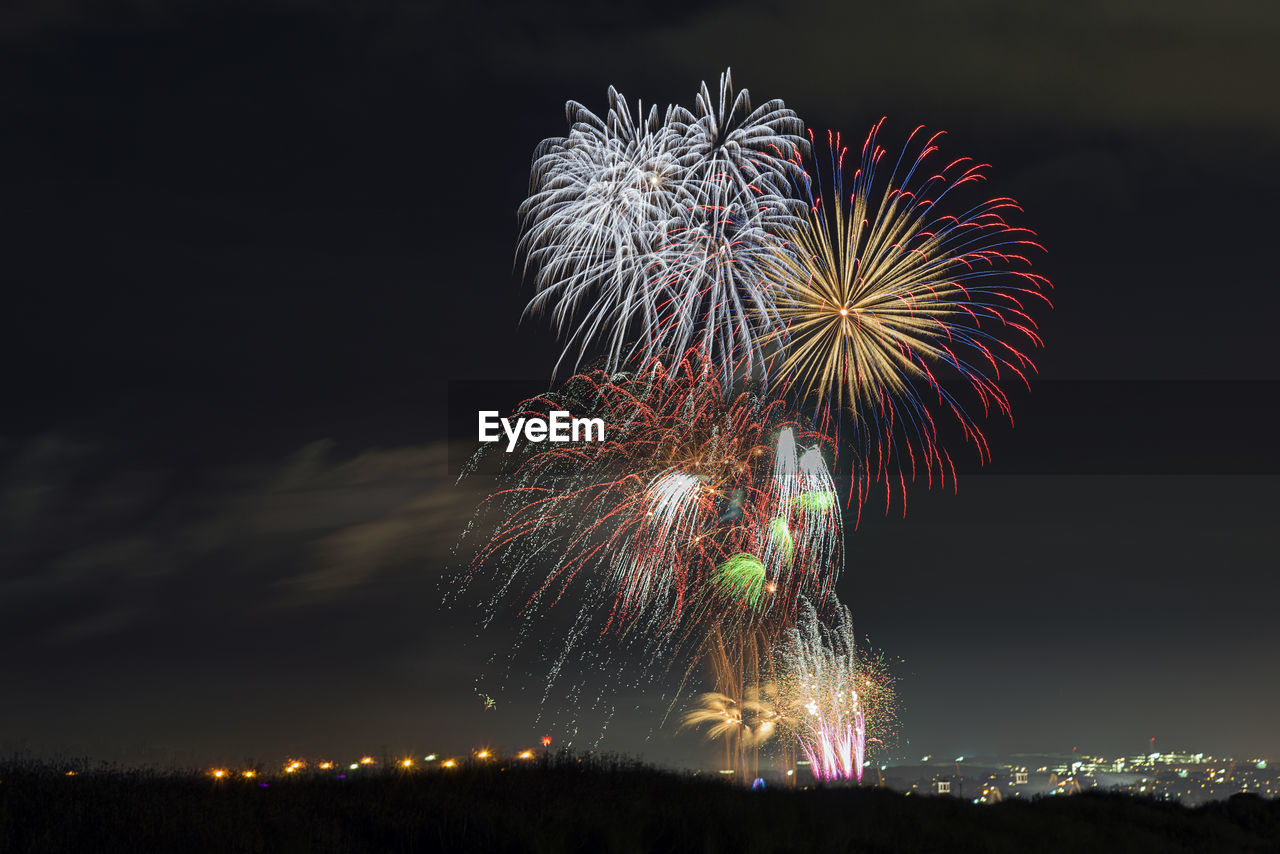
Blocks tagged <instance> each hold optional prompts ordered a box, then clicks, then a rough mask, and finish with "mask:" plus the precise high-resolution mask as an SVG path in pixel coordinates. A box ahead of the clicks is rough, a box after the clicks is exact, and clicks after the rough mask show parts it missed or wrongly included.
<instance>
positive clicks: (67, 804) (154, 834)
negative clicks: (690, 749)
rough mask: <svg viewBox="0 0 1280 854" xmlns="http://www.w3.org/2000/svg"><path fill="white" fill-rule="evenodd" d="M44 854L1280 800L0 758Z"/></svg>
mask: <svg viewBox="0 0 1280 854" xmlns="http://www.w3.org/2000/svg"><path fill="white" fill-rule="evenodd" d="M263 783H267V784H268V785H266V786H265V787H264V786H263V785H262V784H263ZM46 851H74V852H117V851H138V852H142V851H146V852H203V851H218V852H242V851H243V852H304V851H342V852H416V851H486V852H489V851H492V852H504V851H538V852H560V851H568V852H596V851H626V852H633V851H634V852H639V851H700V852H719V851H723V852H734V854H751V852H776V851H803V852H825V851H859V852H863V851H865V852H926V851H930V852H933V851H936V852H948V854H953V852H1010V854H1026V852H1056V851H1062V852H1068V851H1069V852H1076V854H1079V852H1087V854H1094V853H1095V852H1102V851H1123V852H1161V854H1168V853H1169V852H1234V851H1257V852H1277V851H1280V801H1266V800H1262V799H1261V798H1258V797H1256V796H1252V795H1238V796H1236V797H1233V798H1231V799H1230V800H1229V801H1226V802H1220V803H1215V804H1211V805H1208V806H1206V807H1202V808H1199V809H1187V808H1185V807H1181V806H1178V805H1176V804H1169V803H1160V802H1154V801H1146V800H1138V799H1134V798H1130V797H1127V796H1115V795H1091V794H1086V795H1077V796H1072V797H1057V798H1046V799H1043V800H1039V801H1032V802H1005V803H1002V804H996V805H992V806H976V805H974V804H971V803H967V802H962V801H957V800H954V799H951V798H931V797H918V796H912V797H906V796H903V795H901V794H897V793H894V792H890V791H885V790H880V789H870V788H862V789H843V788H831V789H821V790H809V791H779V790H771V791H767V792H750V791H743V790H740V789H737V788H733V787H731V786H729V785H726V784H724V783H723V782H721V781H719V780H707V779H700V778H695V777H690V776H683V775H678V774H673V773H666V772H661V771H655V770H652V769H647V768H644V767H641V766H638V765H634V764H629V763H625V762H588V763H581V764H580V763H578V762H565V761H548V762H544V763H543V764H541V765H537V766H535V767H527V766H526V767H505V768H504V767H502V766H501V765H486V766H470V767H459V768H456V769H451V770H445V769H434V770H431V771H421V770H420V771H415V772H411V773H395V772H383V773H377V772H374V773H369V774H365V775H362V776H353V777H351V778H348V779H344V780H339V779H333V778H328V777H320V776H310V777H307V776H304V777H298V778H293V777H290V778H279V777H271V778H268V779H257V780H242V779H230V780H226V781H215V780H213V779H211V778H210V777H209V776H207V775H199V774H194V773H192V774H174V775H165V774H157V773H151V772H146V773H142V772H118V771H102V772H97V773H95V772H90V771H87V772H84V773H81V774H79V775H78V776H74V777H67V776H64V772H63V771H62V770H53V769H46V768H41V767H33V766H29V765H28V766H25V767H10V768H7V769H5V768H0V852H4V854H22V853H23V852H46Z"/></svg>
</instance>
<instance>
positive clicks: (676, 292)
mask: <svg viewBox="0 0 1280 854" xmlns="http://www.w3.org/2000/svg"><path fill="white" fill-rule="evenodd" d="M637 114H638V115H639V116H640V117H641V118H640V120H639V121H636V120H634V119H633V118H632V114H631V111H630V108H629V107H628V106H627V103H626V100H625V99H624V98H623V97H622V96H621V95H620V94H618V92H617V91H616V90H615V89H613V88H610V90H609V110H608V112H607V114H606V115H605V117H604V118H600V117H598V116H596V115H595V114H593V113H592V112H591V111H590V110H588V109H586V108H585V107H583V106H582V105H580V104H577V103H575V102H570V103H569V105H568V117H569V120H570V122H571V125H572V126H571V129H570V132H569V135H568V136H567V137H564V138H557V139H549V140H545V141H544V142H543V143H542V144H541V145H540V146H539V147H538V150H537V154H536V158H535V161H534V166H533V171H532V182H531V183H532V186H531V193H530V196H529V198H528V199H527V200H526V202H525V203H524V205H523V206H522V208H521V215H522V218H523V221H524V235H523V237H522V239H521V241H520V251H521V253H522V254H523V256H524V258H525V268H526V271H527V270H529V269H530V268H534V269H536V274H535V276H534V283H535V286H536V288H537V293H536V295H535V296H534V298H533V300H532V301H531V302H530V303H529V305H528V307H527V308H526V313H532V312H539V311H546V312H548V313H549V314H550V315H551V319H552V324H553V326H554V327H555V328H556V330H557V331H558V332H559V333H560V334H561V335H562V336H564V337H565V338H566V339H567V342H566V346H565V351H564V356H562V359H563V358H564V357H567V356H569V355H570V353H571V352H574V353H575V355H574V358H575V365H576V364H577V363H580V362H581V361H582V359H583V358H584V357H585V356H586V355H588V353H590V352H592V351H600V355H601V356H602V357H603V360H604V367H605V368H606V369H607V370H610V371H615V370H618V369H621V368H622V367H624V366H625V365H626V364H627V363H628V362H631V361H633V360H636V361H643V360H647V359H649V358H651V357H654V356H658V355H678V354H681V353H684V352H686V351H687V350H689V349H690V348H694V347H696V348H699V349H702V350H703V351H704V352H706V353H707V354H708V355H709V356H710V357H711V359H712V360H713V361H714V363H715V364H716V366H717V368H718V369H719V371H720V374H721V376H722V378H723V379H724V380H725V381H726V383H727V382H729V381H730V380H732V378H733V377H734V375H735V370H736V369H740V370H743V371H752V370H755V369H756V368H757V367H758V366H762V365H763V351H762V347H763V343H764V341H766V340H768V339H769V337H770V336H773V335H776V332H777V330H776V328H775V326H776V319H777V312H776V309H775V307H774V303H773V296H772V291H771V289H770V288H769V287H768V286H767V284H766V282H767V277H766V276H765V275H764V272H763V271H764V269H765V258H766V256H767V255H769V254H771V253H775V252H777V251H779V249H780V247H781V246H782V243H781V241H780V239H779V238H778V237H777V234H778V233H779V232H780V231H782V230H783V229H784V228H786V227H788V226H792V225H794V224H795V222H796V217H797V215H798V214H799V213H801V212H802V209H803V207H804V205H803V203H802V202H800V201H798V200H797V199H796V198H795V197H794V195H793V194H792V190H793V189H794V186H795V182H794V181H793V179H794V178H795V176H796V175H797V174H798V173H799V162H800V152H801V150H802V148H803V147H804V146H805V145H806V143H805V141H804V140H803V138H802V137H801V136H800V135H799V134H800V131H801V130H802V127H803V126H802V123H801V122H800V120H799V118H798V117H797V116H796V115H795V113H793V112H792V111H791V110H788V109H787V108H786V107H785V106H784V105H783V104H782V102H781V101H777V100H774V101H769V102H768V103H766V104H764V105H762V106H761V107H759V108H758V109H754V110H753V109H752V108H751V101H750V95H749V93H748V92H747V91H746V90H745V89H744V90H742V91H740V92H737V93H735V92H734V90H733V84H732V80H731V78H730V75H729V73H728V72H725V74H724V75H722V76H721V79H720V89H719V99H718V101H717V100H715V99H713V98H712V96H711V93H710V91H709V90H708V88H707V86H706V84H705V83H704V84H703V85H702V90H701V91H700V92H699V93H698V96H697V98H696V101H695V108H694V109H693V110H688V109H685V108H683V107H668V108H667V110H666V111H665V113H663V114H659V112H658V110H657V108H650V110H649V112H648V113H647V114H646V113H644V111H643V107H640V108H638V110H637ZM575 351H576V352H575Z"/></svg>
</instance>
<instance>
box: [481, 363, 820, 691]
mask: <svg viewBox="0 0 1280 854" xmlns="http://www.w3.org/2000/svg"><path fill="white" fill-rule="evenodd" d="M566 401H568V402H566ZM522 409H523V410H524V411H523V412H522V413H521V414H522V415H524V414H533V413H537V412H542V413H545V412H547V411H549V410H554V409H572V410H574V411H575V412H583V413H585V414H588V415H591V416H592V417H599V418H601V419H602V420H603V421H604V422H605V425H606V426H605V436H606V438H607V441H605V442H593V443H580V444H563V445H554V446H548V445H536V446H531V448H526V449H525V451H526V453H525V454H524V455H521V454H520V453H515V454H511V455H507V454H502V455H501V456H502V458H504V459H510V461H511V462H510V468H511V471H510V477H511V478H512V479H513V480H514V483H513V484H512V486H511V487H510V488H508V489H504V490H501V491H499V492H497V493H495V494H494V495H493V496H491V497H490V498H489V499H488V500H487V501H486V502H485V503H484V505H483V506H482V513H484V512H491V513H492V514H493V515H494V516H496V517H497V519H498V522H497V526H496V531H495V533H494V534H493V536H492V537H491V538H490V539H489V541H488V542H487V543H485V544H483V545H482V546H481V547H480V548H479V549H478V550H477V552H476V555H475V558H474V560H473V562H472V567H471V570H470V572H469V577H475V576H476V575H478V574H480V573H481V572H486V573H491V574H492V576H493V577H494V578H495V579H496V580H497V589H496V593H495V594H494V596H493V599H492V600H491V602H490V610H491V611H493V612H496V611H497V610H498V609H499V608H500V607H501V604H502V601H503V600H504V599H506V598H507V597H509V596H510V595H511V594H512V593H513V592H514V591H516V590H523V591H524V593H523V596H524V605H523V607H522V608H521V610H520V616H521V620H522V624H523V625H524V626H525V627H526V631H527V630H529V629H531V628H532V627H533V625H534V624H535V623H536V622H537V621H538V620H539V619H540V618H541V617H542V616H544V615H545V614H547V613H548V612H549V611H550V610H551V609H552V608H553V607H554V606H555V605H556V604H557V603H558V602H561V601H562V600H564V599H565V598H566V597H568V598H569V599H570V600H571V601H573V603H574V605H573V606H572V608H574V609H576V613H577V616H576V622H575V627H574V629H573V630H571V632H570V637H569V640H568V642H567V643H566V646H565V648H564V651H563V652H562V654H561V655H560V656H559V657H558V659H557V661H556V664H555V665H554V666H553V674H554V673H556V672H558V669H559V667H560V666H561V664H562V663H563V662H564V661H565V660H567V658H568V655H569V652H570V650H571V649H574V648H576V646H577V645H579V644H581V643H582V642H584V641H585V640H586V639H588V638H590V637H593V636H594V637H602V638H618V639H621V640H622V641H623V642H624V643H625V644H627V645H630V644H632V643H635V644H639V645H640V647H641V649H643V653H644V657H645V658H646V659H647V660H658V661H662V662H663V663H664V664H667V665H668V666H670V664H671V663H673V662H676V661H678V660H686V659H679V658H678V657H677V656H676V655H675V651H676V650H677V649H680V650H683V651H685V652H688V653H690V656H691V657H690V658H689V659H687V662H688V667H689V668H691V667H692V666H693V664H694V663H696V661H698V660H699V659H701V658H705V656H706V655H707V654H708V650H709V649H710V648H711V647H712V646H714V645H716V644H721V645H722V646H723V645H724V644H725V643H727V644H728V646H729V647H730V648H732V649H734V650H736V651H735V652H733V653H732V655H731V656H729V658H730V659H731V660H733V661H734V662H739V664H738V665H735V666H736V667H738V668H739V669H740V667H741V664H740V662H742V661H743V660H744V653H743V652H742V651H741V649H740V647H741V643H742V642H741V638H743V637H754V636H755V633H763V634H764V636H765V638H764V640H762V641H761V644H762V649H763V652H761V653H759V654H757V655H755V656H754V657H748V658H749V660H764V661H767V660H768V659H769V655H770V653H769V652H768V644H770V643H771V642H772V640H771V639H772V638H776V637H777V635H778V633H779V632H780V631H781V630H782V628H783V627H785V626H786V625H788V624H789V623H790V621H791V620H792V619H793V618H794V615H795V613H796V610H797V607H798V605H799V603H800V602H801V601H804V600H807V599H814V600H816V601H825V599H826V598H827V597H828V596H830V594H831V590H832V589H833V585H834V583H835V580H836V578H837V576H838V573H839V569H840V565H841V560H842V558H841V546H842V538H841V514H840V508H839V506H838V504H837V503H836V502H834V501H822V500H821V499H817V500H814V499H813V498H812V496H814V495H815V494H817V495H820V494H823V493H826V492H831V491H832V490H833V489H834V487H833V485H832V482H831V477H830V474H829V472H828V471H827V468H826V464H825V462H824V458H823V453H822V450H821V448H822V447H823V446H824V445H825V444H827V442H826V440H825V438H824V437H823V436H821V435H820V434H818V433H815V432H813V431H811V430H808V429H806V428H803V427H802V426H800V425H799V424H798V423H796V421H795V420H794V418H793V416H792V415H791V413H790V412H789V411H788V410H787V409H786V405H785V403H784V402H783V401H780V400H770V399H768V398H764V397H762V396H760V395H758V394H755V393H750V392H743V393H740V394H737V395H734V396H728V395H726V394H725V392H724V391H723V387H722V386H721V384H720V383H718V382H716V381H715V369H714V367H713V365H712V363H711V360H710V358H709V357H708V356H707V355H706V354H705V353H702V352H697V351H695V352H693V353H690V354H687V355H686V357H685V358H683V359H681V360H679V361H678V362H677V363H676V364H674V365H671V366H668V365H666V364H664V363H662V362H661V361H656V360H655V361H654V362H651V363H649V364H648V365H647V366H646V367H645V368H644V369H643V370H642V371H640V372H637V373H635V374H619V375H612V376H610V375H608V374H605V373H603V372H592V373H588V374H582V375H578V376H576V377H574V378H572V379H571V380H570V381H568V382H567V383H566V385H565V387H564V390H563V392H561V393H558V394H556V395H547V396H543V397H540V398H536V399H534V400H532V401H528V402H527V403H526V404H525V405H523V406H522ZM589 627H590V628H589ZM726 638H727V640H724V639H726ZM752 643H754V641H752ZM685 672H686V673H687V672H688V670H687V669H686V671H685ZM721 672H725V671H721ZM753 672H754V670H753ZM754 681H755V679H754V677H748V678H746V679H743V678H730V676H726V677H725V678H724V679H720V680H718V682H717V689H718V690H728V689H729V686H730V685H731V684H736V685H737V686H738V687H736V688H734V689H733V690H730V691H729V693H731V694H732V695H733V696H736V697H737V698H739V699H741V698H742V696H743V693H742V689H743V686H744V684H745V683H754Z"/></svg>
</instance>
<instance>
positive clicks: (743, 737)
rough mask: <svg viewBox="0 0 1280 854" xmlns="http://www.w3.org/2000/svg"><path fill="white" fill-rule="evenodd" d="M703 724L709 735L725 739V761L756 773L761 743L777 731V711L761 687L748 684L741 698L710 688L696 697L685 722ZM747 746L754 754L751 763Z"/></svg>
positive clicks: (753, 774) (693, 726)
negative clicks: (748, 761)
mask: <svg viewBox="0 0 1280 854" xmlns="http://www.w3.org/2000/svg"><path fill="white" fill-rule="evenodd" d="M704 725H705V726H706V729H705V730H704V735H705V736H706V737H707V738H708V739H710V740H713V741H714V740H716V739H723V740H724V744H725V764H726V765H728V766H729V767H730V768H731V769H733V770H734V771H748V770H749V771H750V772H751V773H750V776H751V777H754V776H755V775H756V773H757V772H758V769H759V760H758V757H759V749H760V747H761V746H762V745H764V744H765V743H766V742H768V741H769V740H770V739H771V738H772V737H773V736H774V734H775V733H776V732H777V729H778V722H777V712H776V710H775V704H774V702H773V698H772V697H771V696H769V695H768V694H767V693H766V692H765V691H763V690H761V689H759V688H754V687H753V688H749V689H748V690H747V691H746V694H745V696H744V697H742V698H735V697H732V696H729V695H728V694H723V693H720V692H718V691H709V692H707V693H705V694H702V695H701V696H699V697H698V698H697V699H696V701H695V705H694V706H693V707H692V708H691V709H689V711H687V712H685V715H684V720H683V722H682V726H683V727H687V728H695V727H701V726H704ZM748 750H750V751H751V752H752V757H753V761H752V762H751V764H750V766H749V767H748V764H747V751H748ZM744 782H745V781H744Z"/></svg>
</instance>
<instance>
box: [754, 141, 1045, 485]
mask: <svg viewBox="0 0 1280 854" xmlns="http://www.w3.org/2000/svg"><path fill="white" fill-rule="evenodd" d="M879 129H880V124H877V125H876V126H875V127H873V128H872V130H871V133H870V134H869V135H868V136H867V138H866V141H865V142H864V143H863V146H862V151H861V156H860V158H859V159H858V162H857V163H856V164H851V166H852V169H853V171H852V175H851V176H849V183H851V184H852V187H851V188H848V187H846V173H847V171H848V170H847V168H846V164H845V156H846V153H847V150H846V148H845V147H844V146H843V145H841V142H840V138H839V137H838V136H836V137H834V138H829V140H828V142H829V147H830V151H831V162H830V173H831V176H832V180H831V182H830V186H829V187H828V188H827V189H826V190H825V191H824V190H823V188H822V186H821V183H822V182H821V180H820V179H819V170H817V169H815V170H814V171H813V172H812V173H809V174H806V176H805V181H804V186H803V192H804V194H805V195H806V196H807V197H808V199H809V213H808V216H807V217H806V218H805V220H804V221H803V223H801V224H800V225H799V226H797V227H794V228H789V229H786V230H785V231H784V232H783V235H784V237H785V238H786V240H787V242H788V250H789V251H787V252H781V253H776V254H773V255H771V256H770V257H769V259H768V260H767V262H766V263H765V270H766V274H767V275H768V276H769V277H770V278H771V279H772V280H773V281H774V282H775V283H776V286H777V290H778V296H777V299H776V309H777V316H778V320H780V321H781V323H782V324H783V325H784V326H785V336H786V339H785V356H784V358H783V362H782V365H781V369H780V373H782V374H785V375H786V376H787V377H788V381H789V382H790V383H791V384H792V388H793V389H795V390H798V391H799V393H800V394H801V395H807V396H810V397H811V398H812V399H813V400H814V401H815V402H816V405H817V406H818V408H819V411H820V413H824V414H825V415H826V416H827V417H830V416H831V414H832V412H833V411H834V412H835V413H838V412H839V411H840V410H846V411H848V412H850V413H851V414H852V416H853V418H852V420H853V423H854V429H855V431H856V433H857V438H855V442H854V445H855V447H854V453H855V461H854V465H855V467H857V468H858V469H859V471H860V474H861V476H860V477H856V478H855V482H856V483H857V485H858V488H859V493H858V495H859V499H860V500H861V499H862V498H863V497H865V494H866V490H867V487H868V485H869V483H870V482H871V481H873V480H878V479H883V480H884V481H885V483H886V487H887V486H888V484H889V480H890V475H891V472H893V471H896V473H897V475H898V477H897V479H898V480H899V485H900V486H902V487H903V488H904V489H905V479H906V476H907V475H908V474H909V476H910V477H912V478H913V479H914V477H915V476H916V474H917V471H918V470H922V471H923V473H924V474H925V476H926V477H928V478H929V479H930V481H932V479H933V478H934V477H935V476H936V477H939V478H940V479H942V480H944V481H945V478H946V477H947V475H948V474H950V475H951V476H952V477H953V478H954V474H955V470H954V466H953V465H952V462H951V459H950V457H949V456H948V455H947V452H946V451H945V450H944V449H943V448H941V447H940V446H939V443H938V430H937V423H936V421H935V417H934V410H935V409H937V410H939V411H943V412H948V413H950V415H951V416H953V417H954V418H955V419H956V420H957V421H958V422H959V424H960V425H961V427H962V429H963V432H964V435H965V437H966V439H967V440H970V441H973V442H974V443H975V444H976V445H977V447H978V453H979V456H980V457H981V458H984V459H985V458H986V457H987V446H986V442H985V440H984V439H983V437H982V433H981V431H980V430H979V429H978V427H977V424H976V422H975V420H974V419H973V418H971V417H970V416H969V414H968V413H967V412H966V411H965V409H964V408H963V406H962V405H961V403H960V401H959V400H958V399H957V398H956V396H955V395H953V394H952V392H951V391H950V390H949V389H948V386H947V384H945V382H944V381H945V380H947V379H948V378H950V377H956V378H958V379H959V381H960V382H961V383H963V384H964V385H967V386H968V387H970V388H971V389H972V390H973V392H974V393H975V394H976V397H977V399H978V401H979V403H980V405H981V407H982V410H983V412H984V414H985V413H987V412H989V411H990V409H992V408H996V409H998V410H1000V411H1001V412H1003V413H1004V414H1006V415H1008V414H1009V403H1008V399H1007V397H1006V395H1005V393H1004V392H1003V391H1001V389H1000V386H999V382H1000V381H1001V380H1003V379H1005V378H1007V377H1016V378H1017V379H1018V380H1019V381H1021V382H1023V383H1026V382H1027V381H1028V376H1029V374H1031V373H1032V372H1034V370H1035V366H1034V364H1033V363H1032V361H1031V360H1030V359H1029V358H1028V357H1027V356H1026V355H1025V353H1024V352H1023V351H1022V350H1021V349H1019V347H1022V346H1025V345H1027V344H1029V345H1031V346H1039V345H1040V343H1041V341H1040V338H1039V336H1038V335H1037V333H1036V325H1035V322H1034V320H1033V319H1032V317H1031V314H1030V311H1031V309H1032V306H1033V304H1036V303H1040V302H1045V303H1047V302H1048V300H1047V298H1046V297H1045V295H1044V289H1045V288H1047V287H1048V286H1049V282H1048V280H1047V279H1045V278H1044V277H1043V276H1040V275H1038V274H1036V273H1033V272H1031V271H1030V261H1029V259H1028V255H1027V253H1028V252H1030V251H1034V250H1039V249H1040V246H1039V244H1038V243H1036V242H1035V240H1034V234H1033V233H1032V232H1031V231H1029V230H1028V229H1025V228H1019V227H1015V226H1012V225H1010V224H1008V223H1007V222H1006V220H1005V216H1006V215H1007V214H1008V213H1009V212H1011V211H1020V208H1019V207H1018V205H1017V203H1016V202H1015V201H1013V200H1012V199H1009V198H992V199H989V200H987V201H984V202H981V203H978V204H976V205H974V206H972V207H969V208H968V209H967V210H966V209H964V208H963V207H962V206H956V205H953V204H951V203H952V202H953V201H955V198H954V194H955V193H956V191H957V190H958V189H959V188H961V187H963V186H965V185H969V184H975V183H978V182H981V181H983V180H985V176H984V174H983V169H984V168H985V164H981V163H976V162H974V161H972V160H970V159H969V158H958V159H955V160H952V161H951V162H950V163H947V164H946V165H942V164H941V163H937V164H935V163H934V160H935V159H936V155H937V150H938V147H937V144H936V143H937V141H938V139H939V137H940V136H941V134H934V135H933V136H931V137H929V138H928V139H927V141H925V142H924V144H923V145H921V146H920V147H919V149H918V151H917V152H916V153H915V155H914V156H911V155H909V154H908V152H909V151H911V150H912V146H913V142H912V141H913V140H915V139H916V137H917V136H919V135H920V129H919V128H917V130H916V132H915V133H913V134H912V137H911V140H909V141H908V143H907V145H906V146H905V147H904V149H903V152H902V154H901V155H899V157H898V158H897V160H896V162H894V163H893V166H892V169H891V170H890V174H889V177H888V179H887V181H886V182H885V183H884V185H883V187H881V185H880V183H879V182H878V180H877V178H878V175H879V174H880V173H881V172H882V171H883V170H884V163H883V161H884V159H885V149H884V148H882V147H881V146H879V145H878V144H877V142H876V136H877V133H878V132H879ZM953 209H954V210H953ZM770 323H772V320H770ZM779 335H780V336H781V335H782V333H779ZM930 400H932V401H934V404H933V406H931V405H930ZM904 459H905V462H904Z"/></svg>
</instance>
